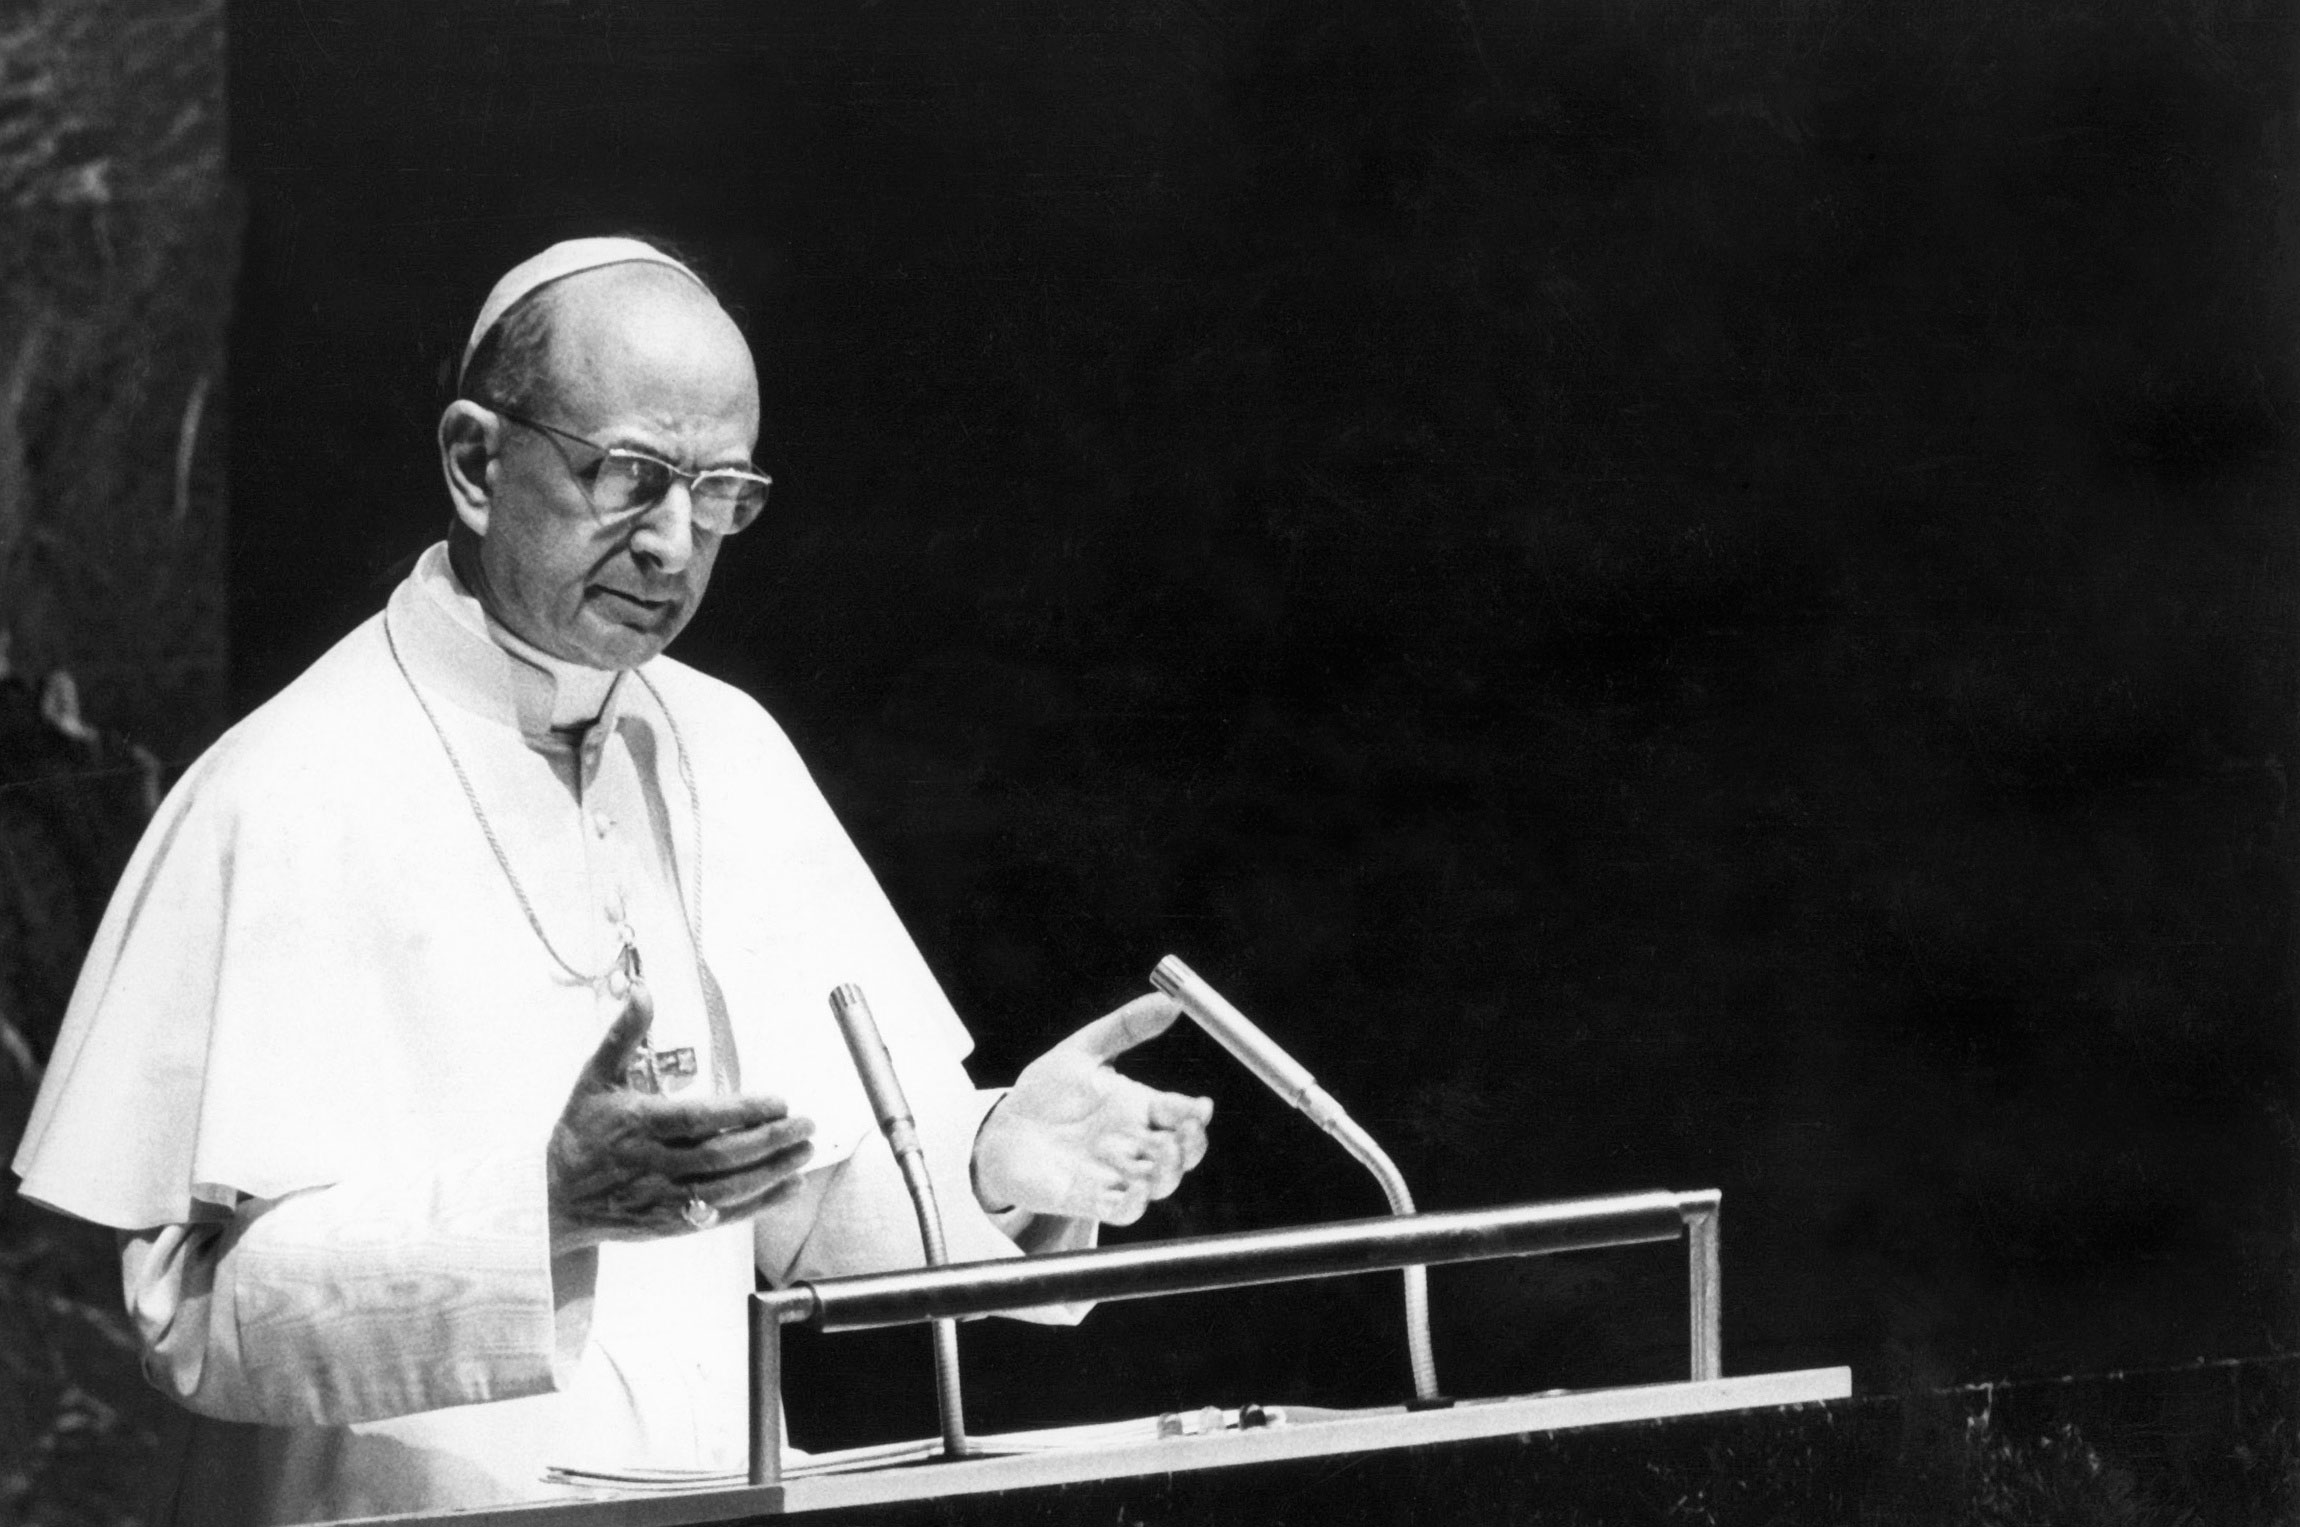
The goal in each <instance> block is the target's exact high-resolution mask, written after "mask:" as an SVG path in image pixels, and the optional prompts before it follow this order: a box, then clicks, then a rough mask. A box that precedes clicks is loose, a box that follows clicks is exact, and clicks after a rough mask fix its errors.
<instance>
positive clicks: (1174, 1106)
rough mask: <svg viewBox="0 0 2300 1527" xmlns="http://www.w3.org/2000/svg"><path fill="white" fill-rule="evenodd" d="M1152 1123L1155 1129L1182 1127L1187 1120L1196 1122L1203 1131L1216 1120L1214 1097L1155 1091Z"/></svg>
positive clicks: (1152, 1094)
mask: <svg viewBox="0 0 2300 1527" xmlns="http://www.w3.org/2000/svg"><path fill="white" fill-rule="evenodd" d="M1148 1107H1149V1114H1150V1124H1151V1127H1152V1128H1154V1129H1180V1128H1181V1127H1182V1126H1183V1124H1184V1123H1185V1122H1189V1123H1194V1124H1196V1125H1197V1126H1198V1128H1199V1130H1200V1131H1201V1132H1203V1131H1204V1130H1205V1127H1206V1126H1207V1125H1208V1124H1211V1123H1213V1122H1214V1100H1213V1099H1212V1098H1186V1097H1184V1096H1183V1095H1182V1094H1181V1093H1179V1092H1153V1093H1151V1094H1150V1101H1149V1105H1148Z"/></svg>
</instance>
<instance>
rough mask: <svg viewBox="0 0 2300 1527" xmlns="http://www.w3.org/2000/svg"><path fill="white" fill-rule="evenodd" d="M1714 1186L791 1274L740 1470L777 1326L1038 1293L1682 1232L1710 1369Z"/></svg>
mask: <svg viewBox="0 0 2300 1527" xmlns="http://www.w3.org/2000/svg"><path fill="white" fill-rule="evenodd" d="M1720 1201H1721V1199H1720V1195H1719V1194H1718V1193H1717V1192H1716V1191H1715V1190H1714V1189H1705V1190H1703V1191H1700V1192H1693V1193H1666V1192H1653V1193H1622V1194H1615V1195H1611V1196H1609V1197H1604V1198H1577V1199H1566V1200H1562V1201H1558V1202H1553V1203H1530V1204H1507V1205H1502V1206H1500V1207H1497V1208H1491V1209H1461V1210H1452V1211H1448V1212H1444V1213H1436V1214H1413V1215H1400V1216H1394V1217H1390V1218H1384V1219H1366V1220H1345V1221H1341V1222H1339V1223H1335V1224H1326V1225H1303V1226H1298V1227H1293V1228H1289V1229H1283V1230H1257V1231H1249V1232H1245V1233H1243V1234H1237V1235H1209V1236H1197V1237H1193V1238H1191V1239H1187V1240H1177V1241H1154V1242H1148V1243H1145V1244H1142V1245H1135V1246H1119V1247H1111V1248H1107V1249H1103V1250H1098V1251H1070V1252H1058V1253H1055V1254H1053V1255H1050V1256H1042V1257H1028V1258H1009V1259H1006V1260H1004V1261H996V1262H962V1263H959V1264H958V1265H956V1266H952V1267H931V1268H925V1269H920V1270H916V1271H911V1272H895V1273H871V1274H868V1275H865V1276H862V1277H855V1278H828V1279H825V1280H823V1281H822V1282H819V1283H796V1284H793V1285H791V1286H790V1287H789V1288H785V1289H777V1290H774V1291H773V1292H770V1293H762V1294H755V1295H753V1296H752V1298H751V1322H750V1327H751V1483H753V1484H757V1485H771V1484H778V1483H780V1482H781V1480H782V1430H783V1422H782V1393H781V1376H782V1328H783V1327H784V1326H786V1325H815V1326H819V1327H820V1328H821V1329H823V1330H825V1331H853V1330H860V1329H863V1328H865V1327H869V1326H889V1325H914V1324H918V1323H920V1322H923V1321H929V1320H947V1319H956V1318H961V1317H964V1316H969V1315H989V1314H995V1313H997V1312H999V1311H1002V1310H1015V1309H1026V1308H1028V1307H1030V1306H1032V1305H1039V1304H1065V1303H1072V1302H1080V1301H1086V1300H1104V1299H1148V1298H1154V1297H1158V1296H1160V1295H1165V1294H1188V1293H1200V1292H1204V1291H1207V1290H1211V1289H1218V1288H1239V1287H1245V1286H1248V1285H1252V1284H1261V1283H1287V1282H1292V1281H1295V1280H1297V1279H1303V1278H1332V1277H1340V1276H1343V1275H1345V1274H1349V1273H1362V1272H1385V1271H1389V1270H1392V1269H1395V1268H1400V1267H1409V1266H1415V1265H1423V1266H1433V1265H1439V1264H1443V1263H1449V1262H1476V1261H1484V1260H1490V1259H1492V1258H1496V1257H1522V1256H1540V1255H1546V1254H1548V1253H1551V1252H1558V1251H1584V1250H1591V1249H1594V1248H1597V1247H1601V1246H1634V1245H1639V1244H1642V1243H1645V1242H1651V1241H1671V1240H1675V1239H1677V1237H1678V1236H1679V1235H1684V1236H1686V1237H1687V1241H1688V1246H1687V1270H1688V1283H1689V1288H1690V1299H1689V1301H1688V1302H1689V1305H1690V1309H1691V1321H1692V1364H1691V1367H1692V1376H1693V1377H1694V1378H1695V1379H1713V1378H1717V1377H1720V1376H1721V1364H1720V1358H1721V1356H1722V1351H1723V1342H1722V1337H1721V1327H1722V1322H1723V1315H1722V1306H1721V1302H1720V1298H1719V1289H1718V1276H1719V1269H1718V1254H1717V1252H1718V1235H1717V1224H1718V1207H1719V1204H1720Z"/></svg>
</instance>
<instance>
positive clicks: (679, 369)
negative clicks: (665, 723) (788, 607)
mask: <svg viewBox="0 0 2300 1527" xmlns="http://www.w3.org/2000/svg"><path fill="white" fill-rule="evenodd" d="M554 300H556V301H557V302H559V303H560V308H559V310H558V311H557V312H556V313H555V314H554V316H553V323H552V342H551V347H550V349H551V359H550V367H549V372H548V379H547V382H546V385H545V386H544V387H543V388H542V389H541V390H540V392H539V394H538V396H537V397H536V398H535V399H534V400H533V401H532V403H531V406H530V408H529V409H528V410H524V412H528V413H529V414H530V415H531V416H532V417H534V418H536V419H537V420H539V421H541V422H543V423H546V424H552V425H556V426H558V427H559V428H561V429H564V430H567V431H569V432H571V433H573V434H576V435H580V436H583V437H584V438H585V439H588V440H591V441H594V442H596V443H597V444H599V445H602V446H622V447H625V448H627V449H629V450H634V451H641V452H644V453H646V454H647V455H650V456H655V457H659V458H661V459H662V460H664V461H667V462H670V463H671V464H673V465H674V466H678V467H681V468H684V469H686V470H688V471H695V470H698V469H701V468H706V467H743V466H747V465H748V464H749V461H750V453H751V447H752V446H753V444H754V443H756V441H757V438H758V432H759V392H758V381H757V377H756V374H755V372H754V371H753V368H752V365H751V356H750V350H749V347H748V346H746V345H745V344H744V343H743V339H742V335H741V334H740V333H739V332H738V331H737V330H736V328H735V326H734V324H733V322H732V321H731V320H729V319H728V318H727V316H726V314H725V313H723V312H721V311H720V309H719V307H718V305H717V304H716V303H714V302H712V301H711V300H710V299H709V298H708V297H706V296H705V295H704V294H703V293H702V292H701V290H700V289H698V288H696V287H695V286H694V285H693V283H691V282H688V281H687V280H686V279H685V278H684V277H682V276H679V275H677V274H676V273H671V272H664V271H661V270H659V269H655V268H652V267H647V266H638V267H616V268H610V269H607V270H601V271H596V272H587V273H585V274H584V275H580V276H575V277H571V278H569V280H568V282H567V289H566V290H564V291H562V292H560V293H557V294H555V295H554ZM595 460H596V458H595V456H594V454H593V453H592V452H590V451H587V450H585V449H584V448H583V447H582V446H579V445H574V444H571V443H569V442H566V441H563V440H560V439H558V438H557V437H555V436H551V435H548V434H545V433H543V432H541V431H537V430H533V429H528V428H526V427H524V426H521V425H517V424H513V423H511V422H510V421H508V420H506V421H505V422H504V425H503V429H502V432H501V434H500V436H499V437H498V441H497V450H496V455H495V459H494V462H493V465H492V468H491V480H490V485H489V486H490V489H491V492H490V502H489V506H488V515H487V528H486V533H485V535H484V537H483V539H482V540H481V543H480V566H481V570H482V572H483V581H484V583H485V588H484V589H483V590H482V591H481V596H482V598H483V599H485V601H486V603H487V606H488V608H489V610H490V611H491V612H492V613H493V614H494V616H495V618H496V619H497V620H500V621H502V622H503V624H504V625H506V626H508V627H509V628H510V629H511V630H512V631H513V632H514V633H515V634H517V635H518V636H520V637H521V638H523V639H524V640H526V641H528V642H531V643H532V644H534V645H535V646H537V647H540V648H542V649H543V650H544V651H545V652H548V653H550V654H551V655H552V656H554V657H558V658H563V659H565V660H567V661H569V662H575V663H582V664H586V665H588V666H590V667H593V668H629V667H633V666H636V665H637V664H640V663H643V662H645V661H647V660H648V659H649V658H651V657H653V656H655V654H656V653H658V652H661V651H662V650H663V648H664V647H666V646H668V645H669V644H670V642H671V639H672V638H673V637H675V636H677V635H678V634H679V632H680V631H681V630H682V629H684V628H685V626H686V624H687V622H688V620H689V619H691V618H692V617H693V616H694V613H695V610H696V608H697V607H698V606H699V605H700V604H701V603H702V599H703V591H704V589H705V588H706V587H707V586H708V585H709V583H710V581H711V564H712V563H713V561H715V560H716V559H717V557H718V553H719V539H720V538H719V537H718V536H717V535H715V534H713V533H711V532H709V531H701V530H697V529H696V528H695V526H694V523H693V517H692V516H693V508H694V506H693V504H692V502H691V501H690V499H689V498H688V494H687V489H686V486H685V485H684V484H682V483H674V484H673V485H672V487H671V489H670V491H669V493H667V494H666V495H665V496H664V498H663V499H662V500H661V501H660V502H658V503H657V504H655V505H654V506H652V507H651V508H650V509H648V510H647V511H646V512H644V513H641V514H637V515H635V516H633V517H632V518H630V519H628V520H626V521H624V522H622V523H620V524H617V525H613V526H602V525H601V524H599V522H598V520H597V518H596V516H595V515H594V514H593V512H592V509H591V504H590V500H589V498H588V497H587V496H586V493H585V480H586V477H587V475H588V471H589V469H590V468H591V467H592V465H593V464H594V461H595Z"/></svg>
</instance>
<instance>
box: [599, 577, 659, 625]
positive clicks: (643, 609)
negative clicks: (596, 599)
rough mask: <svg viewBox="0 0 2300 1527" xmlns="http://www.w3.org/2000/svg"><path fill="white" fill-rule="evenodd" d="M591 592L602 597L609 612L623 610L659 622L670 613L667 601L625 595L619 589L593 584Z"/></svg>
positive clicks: (638, 595)
mask: <svg viewBox="0 0 2300 1527" xmlns="http://www.w3.org/2000/svg"><path fill="white" fill-rule="evenodd" d="M591 592H592V593H594V594H597V595H601V596H604V598H605V599H606V601H607V606H608V608H609V609H610V610H624V611H628V612H630V613H632V614H635V615H638V616H641V617H643V618H645V619H648V620H659V619H661V618H662V617H663V616H665V615H667V614H669V613H670V611H671V601H670V600H668V599H649V598H647V597H645V596H644V595H640V594H627V593H625V592H624V591H623V590H621V589H614V588H608V587H607V586H606V585H605V584H593V585H592V586H591Z"/></svg>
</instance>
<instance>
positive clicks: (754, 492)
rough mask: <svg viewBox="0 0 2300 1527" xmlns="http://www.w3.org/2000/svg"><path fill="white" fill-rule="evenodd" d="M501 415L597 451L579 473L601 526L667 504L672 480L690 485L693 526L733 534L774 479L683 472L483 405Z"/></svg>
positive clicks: (751, 516) (726, 470)
mask: <svg viewBox="0 0 2300 1527" xmlns="http://www.w3.org/2000/svg"><path fill="white" fill-rule="evenodd" d="M483 406H484V407H486V408H489V409H492V410H493V411H494V412H496V413H499V414H501V415H502V416H503V417H504V418H506V419H509V420H510V421H511V422H512V423H514V424H523V425H525V426H526V427H527V428H529V429H531V430H535V431H538V432H540V433H542V434H546V435H557V436H559V437H560V438H561V439H563V440H572V441H574V442H575V443H576V444H577V445H580V446H582V447H584V448H585V449H587V450H592V451H597V452H598V453H599V460H598V462H597V463H596V464H595V465H593V466H591V467H590V468H588V469H587V472H585V473H579V474H578V476H581V477H582V478H583V480H584V486H585V490H586V492H587V494H588V496H589V497H590V500H591V509H592V512H593V513H595V514H596V515H598V517H599V523H601V524H602V525H613V524H616V523H618V522H619V521H622V520H625V519H628V518H630V517H631V516H632V515H635V514H643V513H645V512H646V511H647V510H649V509H652V508H654V507H655V505H657V504H659V503H661V502H662V501H663V495H664V494H666V493H668V492H670V491H671V484H672V483H673V482H683V483H685V484H686V485H687V497H688V498H689V499H690V500H692V501H693V503H694V506H695V527H696V528H697V529H698V530H707V531H710V532H711V533H712V534H713V535H723V536H731V535H733V534H734V533H735V532H736V531H738V530H741V529H742V528H743V527H744V526H746V525H748V524H750V523H751V521H753V520H755V519H757V518H758V517H759V511H760V510H762V509H764V508H766V507H767V489H768V488H769V487H770V486H772V485H773V483H774V479H773V478H771V477H767V476H765V475H763V474H761V473H758V472H739V471H736V470H735V469H734V468H732V467H709V468H706V469H705V470H703V471H700V472H688V471H682V470H681V469H680V468H678V467H675V466H673V465H671V464H670V463H669V462H667V461H664V460H661V459H660V458H658V457H654V456H649V455H647V454H646V453H645V452H643V451H632V450H626V449H624V448H623V447H622V446H619V445H601V444H600V443H599V442H598V441H596V440H586V439H584V438H583V437H582V436H581V435H578V434H576V433H574V432H573V431H572V430H563V429H561V428H560V427H559V426H558V425H556V424H545V423H544V422H543V421H542V420H540V419H530V418H528V417H526V416H525V415H524V414H516V413H513V412H512V411H511V410H510V409H508V408H505V407H503V406H502V405H501V404H497V403H488V404H485V405H483Z"/></svg>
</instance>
